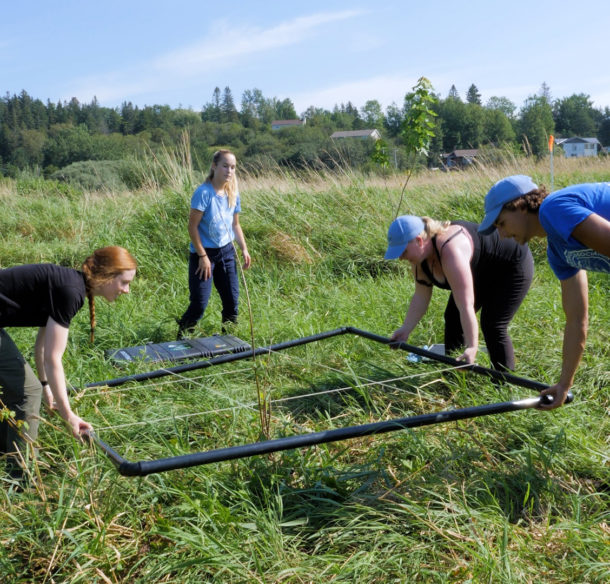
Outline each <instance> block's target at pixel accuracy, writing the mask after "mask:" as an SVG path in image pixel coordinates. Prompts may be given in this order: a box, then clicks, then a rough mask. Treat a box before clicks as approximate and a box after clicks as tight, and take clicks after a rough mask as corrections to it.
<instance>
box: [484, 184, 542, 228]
mask: <svg viewBox="0 0 610 584" xmlns="http://www.w3.org/2000/svg"><path fill="white" fill-rule="evenodd" d="M537 188H538V185H537V184H536V183H535V182H534V181H533V180H532V179H531V178H530V177H529V176H525V175H524V174H515V175H513V176H508V177H506V178H503V179H502V180H499V181H498V182H497V183H496V184H495V185H494V186H493V187H491V188H490V189H489V192H488V193H487V195H486V196H485V217H484V218H483V221H482V222H481V225H480V226H479V232H480V233H482V234H483V235H488V234H490V233H491V232H492V231H493V230H494V229H495V227H494V223H495V222H496V219H497V218H498V215H499V214H500V211H502V207H504V205H506V203H510V201H514V200H515V199H518V198H519V197H520V196H521V195H526V194H527V193H530V192H531V191H535V190H536V189H537Z"/></svg>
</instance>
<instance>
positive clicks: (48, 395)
mask: <svg viewBox="0 0 610 584" xmlns="http://www.w3.org/2000/svg"><path fill="white" fill-rule="evenodd" d="M46 331H47V329H46V327H44V326H41V327H40V328H39V329H38V335H37V336H36V345H35V346H34V361H35V362H36V371H37V372H38V379H40V381H46V382H47V384H46V385H43V386H42V400H43V403H44V404H45V405H46V406H47V407H48V408H49V409H50V410H53V409H55V404H54V403H53V402H54V400H53V393H52V392H51V387H50V385H48V379H47V373H46V371H45V367H44V336H45V334H46Z"/></svg>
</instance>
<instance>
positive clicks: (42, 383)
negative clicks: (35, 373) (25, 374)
mask: <svg viewBox="0 0 610 584" xmlns="http://www.w3.org/2000/svg"><path fill="white" fill-rule="evenodd" d="M40 385H42V387H44V386H45V385H49V382H48V381H46V380H45V381H42V379H41V380H40Z"/></svg>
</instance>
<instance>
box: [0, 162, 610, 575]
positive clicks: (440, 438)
mask: <svg viewBox="0 0 610 584" xmlns="http://www.w3.org/2000/svg"><path fill="white" fill-rule="evenodd" d="M157 163H158V164H160V165H161V166H162V169H159V168H158V167H154V165H155V164H156V163H155V162H153V163H151V166H150V167H147V166H143V172H145V173H149V175H150V181H149V183H148V184H149V186H148V188H146V189H143V190H142V191H139V192H134V193H129V192H120V193H114V194H96V193H85V194H84V195H83V196H82V197H72V196H71V197H65V196H62V195H61V194H60V193H47V192H45V191H44V185H41V186H40V189H41V190H40V191H39V192H28V193H27V194H19V193H18V192H17V189H16V188H15V184H14V183H12V182H10V181H8V182H7V181H3V183H2V184H1V185H0V198H1V199H2V204H3V208H4V213H3V216H2V219H0V221H2V229H1V230H0V233H1V236H0V264H1V265H2V267H7V266H9V265H13V264H16V263H22V262H28V261H53V262H59V263H62V264H64V265H73V266H77V265H78V264H79V262H80V261H81V260H82V259H83V258H84V257H85V256H86V255H88V253H90V251H91V250H92V249H93V248H95V247H98V246H100V245H106V244H117V245H124V246H125V247H127V248H128V249H130V251H132V253H134V255H135V256H136V258H137V259H138V262H139V270H138V276H137V278H136V280H135V281H134V283H133V286H132V293H131V294H130V296H129V297H123V298H121V300H120V301H119V302H118V303H117V304H116V305H112V306H111V305H105V304H104V303H100V304H99V306H98V307H97V317H98V326H97V332H96V341H95V344H94V345H91V344H89V342H88V316H87V314H86V310H83V311H81V312H80V313H79V314H78V315H77V317H76V318H75V320H74V322H73V324H72V326H71V334H70V342H69V344H68V348H67V351H66V355H65V368H66V372H67V375H68V377H69V380H70V381H71V383H72V385H73V386H74V388H75V391H74V393H73V394H72V396H71V399H72V403H73V406H74V407H75V408H76V410H77V411H78V412H79V414H80V415H82V416H83V417H84V418H85V419H87V420H89V421H91V422H92V423H93V424H94V426H95V428H96V431H97V432H98V434H99V435H100V436H101V437H102V438H103V439H104V440H106V441H107V442H109V443H110V444H111V445H113V446H114V447H116V449H117V450H118V451H119V452H121V453H122V454H123V455H124V456H125V457H126V458H128V459H131V460H143V459H150V458H159V457H165V456H172V455H175V454H184V453H190V452H194V451H201V450H208V449H214V448H219V447H224V446H230V445H237V444H243V443H247V442H254V441H257V440H258V439H260V437H261V427H260V422H259V418H258V412H257V411H256V410H257V395H256V392H257V391H258V389H257V384H256V383H255V381H256V380H257V379H258V382H259V388H262V389H264V391H265V392H266V393H267V395H268V396H269V399H270V400H271V401H272V419H271V426H270V430H271V433H272V436H273V437H279V436H283V435H291V434H295V433H302V432H308V431H318V430H323V429H332V428H338V427H343V426H347V425H352V424H361V423H367V422H370V421H377V420H382V419H389V418H392V417H399V416H408V415H414V414H419V413H428V412H432V411H439V410H444V409H448V408H453V407H466V406H470V405H477V404H483V403H490V402H495V401H503V400H506V399H513V398H518V397H525V396H526V395H527V394H528V392H527V391H526V390H524V389H521V388H518V387H512V386H497V385H494V384H492V383H490V382H488V381H486V380H485V379H483V378H478V377H477V376H475V375H472V374H464V373H460V372H459V371H447V370H443V368H442V367H439V366H438V365H435V364H413V363H411V362H409V361H407V360H406V359H405V355H404V353H402V352H401V353H397V352H395V351H390V350H388V349H387V348H386V347H385V346H380V345H379V346H377V345H376V344H373V343H370V342H368V341H366V340H364V339H358V338H352V337H349V336H342V337H337V338H333V339H328V340H326V341H322V342H320V343H315V344H310V345H307V346H302V347H298V348H294V349H290V350H287V351H284V352H281V353H278V354H272V355H268V356H266V357H264V358H259V359H257V360H256V361H247V360H246V361H239V362H235V363H231V364H226V365H221V366H217V367H214V368H210V369H206V370H202V371H196V372H192V373H188V374H183V375H180V376H171V377H168V378H163V379H160V380H158V381H156V382H154V383H145V384H128V385H126V386H121V387H119V388H114V389H111V388H101V389H83V388H84V387H85V385H86V384H87V383H89V382H92V381H99V380H104V379H110V378H113V377H117V376H123V375H125V374H127V373H129V372H137V371H141V370H143V369H144V367H143V366H141V365H133V366H131V367H129V368H127V369H118V368H116V367H115V366H113V365H112V364H111V363H109V362H108V360H107V359H106V358H105V356H104V352H105V351H106V350H108V349H113V348H117V347H121V346H131V345H136V344H142V343H144V342H149V341H156V342H159V341H165V340H170V339H172V338H174V336H175V333H176V325H175V320H174V318H175V317H176V316H179V315H180V314H181V312H182V311H183V310H184V308H185V306H186V304H187V301H188V290H187V286H186V255H187V252H186V249H187V243H188V236H187V233H186V217H187V213H188V203H189V198H190V194H191V190H192V188H193V186H194V185H195V184H196V182H197V180H199V177H197V176H194V173H193V172H192V171H191V170H189V166H188V162H185V158H184V153H177V154H169V153H168V156H167V157H166V158H165V159H161V160H158V161H157ZM547 170H548V169H547V168H545V166H544V165H543V164H538V165H536V164H534V163H532V162H529V161H524V160H521V159H519V160H516V159H515V160H510V159H508V160H507V161H505V162H504V163H502V165H501V166H500V167H499V168H498V167H491V166H479V167H476V168H474V169H472V170H471V171H468V172H464V173H449V174H445V173H439V172H426V173H420V174H418V175H416V176H414V177H413V178H412V180H411V181H410V183H409V187H408V189H407V191H406V200H405V208H404V209H402V210H401V212H412V213H420V214H427V215H431V216H434V217H437V218H439V219H445V218H448V219H471V220H476V219H480V217H481V216H482V200H483V196H484V194H485V192H486V190H487V189H488V188H489V186H490V185H491V184H492V183H493V182H495V180H497V179H498V178H500V177H501V176H504V175H506V174H514V173H517V172H519V173H522V172H523V173H529V174H531V175H532V176H534V177H535V179H536V180H538V181H540V182H546V183H547V184H548V183H549V180H548V172H547ZM609 177H610V164H609V163H608V162H606V161H604V160H602V161H596V162H589V161H585V162H583V161H582V160H561V161H559V160H558V161H556V165H555V186H556V187H558V186H560V185H562V184H567V183H570V182H574V180H583V181H585V180H602V179H603V180H608V178H609ZM402 184H403V179H402V177H400V176H399V175H396V176H392V175H390V176H386V177H383V178H379V177H369V176H364V175H358V174H354V173H350V172H347V171H342V172H338V173H328V172H325V173H322V172H309V173H304V174H298V173H287V172H284V171H282V172H281V173H275V174H273V175H264V176H257V177H254V176H253V175H245V176H242V177H241V183H240V186H241V191H242V198H243V203H242V206H243V210H242V216H241V223H242V225H243V227H244V231H245V234H246V237H247V239H248V244H249V248H250V253H251V255H252V258H253V266H252V268H251V270H249V271H247V272H245V278H246V280H247V285H248V290H249V295H250V301H251V311H252V314H251V316H252V323H253V329H254V340H255V343H256V344H257V345H258V346H262V345H268V344H271V343H274V342H278V341H283V340H287V339H292V338H296V337H300V336H304V335H308V334H311V333H315V332H319V331H323V330H328V329H332V328H335V327H337V326H343V325H348V324H349V325H352V326H356V327H359V328H363V329H366V330H371V331H373V332H377V333H379V334H382V335H388V334H390V333H391V331H393V330H394V329H395V328H396V327H397V326H398V325H399V324H400V322H401V320H402V318H403V317H404V311H405V309H406V304H407V302H408V299H409V297H410V294H411V292H412V290H413V288H412V286H413V283H412V281H411V278H410V277H409V275H408V273H407V270H406V269H405V267H404V266H401V265H399V263H398V262H385V261H383V260H382V257H383V252H384V249H385V234H386V229H387V225H388V224H389V222H390V220H391V219H392V218H393V213H394V212H395V207H396V203H397V201H398V198H399V196H400V189H401V188H402ZM534 252H535V259H536V276H535V281H534V284H533V286H532V289H531V291H530V293H529V294H528V296H527V298H526V300H525V302H524V305H523V306H522V308H521V309H520V310H519V312H518V314H517V316H516V318H515V319H514V321H513V324H512V326H511V334H512V336H513V340H514V342H515V347H516V355H517V363H518V364H517V367H518V371H517V373H518V374H520V375H522V376H525V377H531V378H534V379H537V380H540V381H543V382H547V383H551V382H553V381H554V380H555V379H556V378H557V376H558V374H559V370H560V355H561V335H562V330H563V313H562V309H561V298H560V292H559V285H558V283H557V281H556V280H555V279H554V277H553V275H552V274H551V272H550V270H549V268H548V266H547V265H546V262H545V259H544V250H543V249H542V248H539V246H538V247H535V249H534ZM608 293H609V283H608V278H607V276H604V275H601V274H600V275H597V274H591V275H590V305H591V307H590V322H591V326H590V334H589V339H588V342H587V349H586V353H585V357H584V360H583V363H582V366H581V368H580V370H579V373H578V376H577V382H576V385H575V387H574V391H575V394H576V400H575V402H574V404H572V405H570V406H567V407H565V408H561V409H559V410H555V411H553V412H550V413H543V412H536V411H527V412H520V413H512V414H507V415H504V416H493V417H487V418H479V419H476V420H469V421H462V422H458V423H452V424H447V425H437V426H430V427H428V428H425V429H418V430H412V431H402V432H395V433H391V434H385V435H383V436H378V437H366V438H361V439H356V440H351V441H348V442H343V443H334V444H329V445H322V446H318V447H313V448H309V449H302V450H294V451H285V452H282V453H278V454H275V455H269V456H264V457H256V458H251V459H244V460H238V461H232V462H224V463H218V464H215V465H209V466H203V467H195V468H191V469H185V470H177V471H172V472H168V473H162V474H156V475H150V476H148V477H144V478H127V477H121V476H120V475H118V474H117V472H116V470H115V469H114V467H113V466H112V464H111V463H110V462H109V461H108V460H106V459H105V458H104V457H103V456H102V455H101V454H100V453H99V452H98V451H96V450H95V448H93V447H89V446H87V445H84V444H77V443H76V442H74V441H73V440H72V439H71V438H70V437H69V435H68V432H67V431H66V429H65V428H64V427H63V425H62V423H61V422H60V421H59V420H58V419H57V418H56V417H49V416H48V415H46V414H45V415H44V423H43V424H42V428H41V432H40V440H39V442H40V452H39V456H38V458H37V464H36V466H35V468H34V469H33V471H32V472H33V473H34V474H38V475H39V476H40V479H41V480H40V481H39V482H38V483H37V486H35V487H33V488H31V489H28V490H26V491H25V492H22V493H18V492H15V491H13V490H11V489H10V488H9V487H8V485H6V486H5V487H4V488H3V489H2V491H0V525H1V526H2V528H1V530H0V534H1V535H0V537H1V538H2V541H1V543H2V545H1V546H0V581H3V582H11V583H12V582H24V583H25V582H49V583H50V582H71V583H79V582H129V583H150V582H180V583H190V582H192V583H195V582H197V583H200V582H206V581H210V582H212V581H214V582H294V583H306V582H307V583H309V582H316V583H317V582H325V583H326V582H438V583H441V582H443V583H444V582H463V583H465V582H493V583H517V582H519V583H522V582H543V583H547V582H548V583H556V582H562V583H573V582H591V583H598V582H599V583H601V582H607V581H609V580H610V564H609V562H610V554H609V551H608V550H609V549H610V546H609V545H608V544H609V543H610V541H609V539H610V531H609V528H608V525H609V524H610V517H609V515H610V514H609V505H608V503H609V497H608V488H609V485H610V473H609V469H608V442H607V437H608V435H609V423H608V415H607V413H608V405H609V401H608V390H607V384H608V346H609V344H610V339H609V334H608V331H609V330H610V310H608V309H609V302H608V297H609V296H608ZM445 301H446V293H445V292H443V291H439V290H437V291H435V293H434V296H433V300H432V304H431V307H430V309H429V311H428V314H427V315H426V317H425V318H424V319H423V321H422V322H421V323H420V325H419V327H418V328H417V329H416V330H415V331H414V333H413V336H412V339H411V341H412V342H413V343H415V344H421V345H423V344H431V343H433V342H440V341H441V339H442V313H443V309H444V303H445ZM240 309H241V317H240V323H239V324H238V325H237V328H236V330H235V331H234V332H235V334H236V335H237V336H240V337H241V338H244V339H247V340H249V338H250V330H249V327H250V325H249V318H248V316H249V315H248V314H247V312H248V311H247V309H246V306H245V303H244V302H243V296H242V303H241V306H240ZM219 328H220V316H219V303H218V299H217V297H216V296H213V297H212V302H211V304H210V306H209V308H208V311H207V313H206V316H205V318H204V319H203V322H202V323H201V324H200V325H199V328H198V330H197V333H198V334H200V335H201V336H206V335H210V334H212V333H215V332H219ZM11 335H12V336H13V337H14V338H15V340H16V342H17V343H18V345H19V346H20V347H21V348H22V350H23V352H24V354H26V356H29V357H31V348H32V346H33V341H34V336H35V331H33V330H29V329H13V330H11ZM480 359H481V362H482V364H486V362H485V359H486V357H485V356H484V355H482V356H481V357H480Z"/></svg>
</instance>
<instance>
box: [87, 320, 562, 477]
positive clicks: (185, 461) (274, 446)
mask: <svg viewBox="0 0 610 584" xmlns="http://www.w3.org/2000/svg"><path fill="white" fill-rule="evenodd" d="M346 333H351V334H355V335H357V336H360V337H364V338H366V339H370V340H372V341H376V342H379V343H383V344H387V345H389V344H391V345H392V346H393V347H396V348H398V349H402V350H404V351H409V352H411V353H415V354H417V355H421V356H422V357H427V358H429V359H433V360H436V361H440V362H442V363H446V364H448V365H452V366H454V367H458V366H461V367H462V369H464V370H466V371H473V372H475V373H480V374H482V375H487V376H488V377H491V378H493V379H497V380H500V381H506V382H508V383H512V384H515V385H519V386H521V387H526V388H529V389H535V390H538V391H541V390H543V389H546V388H547V387H549V386H548V385H545V384H543V383H540V382H538V381H533V380H531V379H526V378H522V377H517V376H515V375H512V374H510V373H501V372H500V371H496V370H494V369H488V368H486V367H481V366H480V365H466V366H464V363H463V362H461V361H456V360H455V359H452V358H451V357H447V356H445V355H438V354H436V353H432V352H430V351H427V350H425V349H421V348H419V347H415V346H412V345H408V344H407V343H393V342H391V341H390V340H389V339H388V338H386V337H382V336H379V335H376V334H374V333H370V332H367V331H364V330H360V329H357V328H354V327H342V328H339V329H335V330H332V331H326V332H322V333H318V334H316V335H312V336H309V337H302V338H300V339H294V340H292V341H285V342H283V343H278V344H275V345H270V346H268V347H259V348H258V349H252V350H251V351H245V352H243V353H236V354H230V355H220V356H218V357H214V358H212V359H209V360H207V361H198V362H196V363H188V364H186V365H179V366H176V367H171V368H168V369H158V370H156V371H150V372H147V373H140V374H136V375H129V376H126V377H121V378H116V379H111V380H108V381H100V382H96V383H90V384H88V385H87V386H86V387H100V386H117V385H121V384H123V383H127V382H129V381H144V380H147V379H154V378H157V377H162V376H164V375H171V374H172V373H180V372H183V371H191V370H194V369H202V368H205V367H211V366H212V365H218V364H220V363H227V362H229V361H237V360H239V359H247V358H251V357H254V356H256V355H264V354H268V353H270V352H272V351H281V350H283V349H288V348H290V347H295V346H298V345H304V344H307V343H312V342H314V341H319V340H322V339H327V338H330V337H334V336H338V335H343V334H346ZM572 400H573V395H572V394H571V393H569V394H568V399H567V400H566V403H569V402H571V401H572ZM542 401H543V398H542V397H540V396H537V397H531V398H526V399H522V400H518V401H512V402H500V403H494V404H487V405H482V406H474V407H470V408H463V409H458V410H448V411H444V412H438V413H434V414H423V415H420V416H411V417H406V418H398V419H394V420H387V421H384V422H375V423H371V424H363V425H359V426H349V427H347V428H337V429H335V430H326V431H323V432H312V433H309V434H299V435H295V436H288V437H285V438H278V439H275V440H265V441H264V442H255V443H252V444H244V445H241V446H232V447H229V448H219V449H216V450H208V451H206V452H196V453H193V454H185V455H182V456H172V457H170V458H161V459H157V460H142V461H139V462H130V461H128V460H126V459H125V458H123V457H122V456H121V455H120V454H119V453H117V452H116V451H115V450H114V449H113V448H112V447H111V446H109V445H108V444H107V443H106V442H104V441H103V440H101V439H100V438H98V437H97V435H96V434H95V433H94V432H88V433H87V434H86V435H87V436H88V437H89V438H90V439H91V440H92V441H93V442H94V443H95V444H97V446H98V447H99V448H101V450H102V451H103V452H104V453H105V454H106V455H107V456H108V458H110V460H111V461H112V462H113V463H114V465H115V466H116V467H117V469H118V471H119V473H120V474H122V475H124V476H145V475H149V474H153V473H158V472H164V471H168V470H175V469H179V468H188V467H191V466H198V465H202V464H211V463H214V462H221V461H225V460H234V459H236V458H246V457H249V456H257V455H261V454H268V453H270V452H279V451H281V450H290V449H293V448H302V447H305V446H313V445H316V444H325V443H328V442H337V441H340V440H348V439H350V438H357V437H361V436H369V435H371V434H384V433H386V432H393V431H395V430H403V429H405V428H416V427H419V426H429V425H431V424H441V423H443V422H452V421H457V420H465V419H467V418H476V417H479V416H489V415H493V414H504V413H508V412H514V411H517V410H525V409H530V408H537V407H538V406H539V405H540V404H541V403H542ZM545 401H548V400H545Z"/></svg>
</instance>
